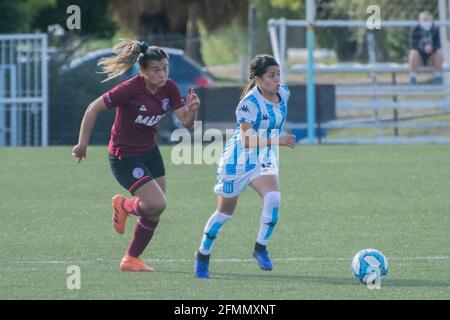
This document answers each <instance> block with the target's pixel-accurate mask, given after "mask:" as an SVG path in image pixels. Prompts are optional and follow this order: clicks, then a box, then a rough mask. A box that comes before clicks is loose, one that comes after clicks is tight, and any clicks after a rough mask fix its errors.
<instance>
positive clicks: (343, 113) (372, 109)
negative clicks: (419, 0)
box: [268, 19, 450, 143]
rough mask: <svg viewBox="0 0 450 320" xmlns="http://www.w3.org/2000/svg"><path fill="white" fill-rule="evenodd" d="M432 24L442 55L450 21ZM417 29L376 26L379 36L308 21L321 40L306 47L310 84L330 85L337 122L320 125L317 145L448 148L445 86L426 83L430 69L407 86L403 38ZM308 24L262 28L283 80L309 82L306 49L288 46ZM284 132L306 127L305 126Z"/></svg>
mask: <svg viewBox="0 0 450 320" xmlns="http://www.w3.org/2000/svg"><path fill="white" fill-rule="evenodd" d="M436 24H437V25H438V26H440V28H441V30H443V31H441V38H442V41H441V42H442V44H443V50H444V51H446V50H447V51H448V50H450V48H449V47H448V40H447V36H446V35H447V33H446V31H447V30H446V29H447V27H449V26H450V22H449V21H446V20H445V21H442V20H441V21H439V22H437V23H436ZM416 25H417V21H382V24H381V29H380V30H369V29H368V28H367V22H366V21H348V20H342V21H341V20H317V21H314V33H315V34H316V35H318V34H320V36H321V37H317V36H316V37H315V41H314V43H313V44H312V45H311V46H312V47H313V48H314V62H313V63H312V68H311V69H310V70H311V71H312V73H313V78H312V79H313V80H312V81H313V85H314V84H319V83H320V84H324V83H327V84H334V85H335V86H336V115H337V119H336V120H334V121H329V122H327V123H324V124H321V125H320V126H321V128H322V129H324V130H326V136H324V137H323V139H321V142H322V143H427V142H429V143H450V94H449V93H450V83H449V82H444V84H441V85H435V84H433V82H432V79H433V72H434V70H433V69H432V68H430V67H423V68H420V69H419V74H418V80H419V82H420V83H419V84H417V85H413V84H410V83H409V75H408V73H409V65H408V63H407V62H408V53H409V47H408V42H409V33H410V30H411V28H412V27H414V26H416ZM308 26H310V24H309V23H308V21H303V20H298V21H297V20H286V19H278V20H270V21H269V22H268V28H269V33H270V39H271V43H272V49H273V52H274V55H275V56H276V57H277V59H279V61H280V62H281V65H282V67H283V70H284V75H285V77H286V79H287V81H288V82H306V83H308V81H309V82H311V78H308V74H309V69H308V67H311V65H308V63H310V61H309V59H308V50H307V49H308V48H307V46H306V43H303V44H295V43H294V44H293V42H292V41H290V42H288V41H287V39H288V36H289V35H290V34H297V33H298V34H306V32H307V31H306V30H307V28H308ZM310 27H311V26H310ZM446 62H447V64H444V68H443V72H444V78H447V81H448V75H446V73H447V74H448V73H449V72H450V61H446ZM315 127H316V129H317V127H318V125H317V124H315ZM291 128H292V129H305V128H308V124H307V123H295V124H292V125H291Z"/></svg>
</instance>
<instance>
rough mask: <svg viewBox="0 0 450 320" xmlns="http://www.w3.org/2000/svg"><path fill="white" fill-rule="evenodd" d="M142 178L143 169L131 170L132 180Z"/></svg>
mask: <svg viewBox="0 0 450 320" xmlns="http://www.w3.org/2000/svg"><path fill="white" fill-rule="evenodd" d="M143 176H144V169H142V168H134V169H133V178H135V179H140V178H142V177H143Z"/></svg>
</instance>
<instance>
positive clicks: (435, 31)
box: [409, 11, 444, 84]
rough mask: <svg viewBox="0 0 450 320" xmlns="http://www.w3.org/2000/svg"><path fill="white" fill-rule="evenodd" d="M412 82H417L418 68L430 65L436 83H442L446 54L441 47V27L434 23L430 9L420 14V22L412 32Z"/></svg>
mask: <svg viewBox="0 0 450 320" xmlns="http://www.w3.org/2000/svg"><path fill="white" fill-rule="evenodd" d="M410 49H411V51H410V53H409V66H410V82H411V83H412V84H416V83H417V73H416V72H417V68H419V67H420V66H430V67H433V68H434V83H436V84H441V83H442V65H443V62H444V54H443V52H442V49H441V40H440V35H439V28H438V27H437V26H435V25H434V24H433V16H432V14H431V13H430V12H428V11H423V12H421V13H420V14H419V24H418V25H417V26H415V27H414V28H413V29H412V30H411V34H410Z"/></svg>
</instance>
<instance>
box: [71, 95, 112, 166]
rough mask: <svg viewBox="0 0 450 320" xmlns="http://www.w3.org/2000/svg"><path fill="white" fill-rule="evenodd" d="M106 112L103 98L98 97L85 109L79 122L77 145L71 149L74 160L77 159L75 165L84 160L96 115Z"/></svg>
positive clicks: (106, 107)
mask: <svg viewBox="0 0 450 320" xmlns="http://www.w3.org/2000/svg"><path fill="white" fill-rule="evenodd" d="M107 110H109V108H108V106H107V105H106V104H105V102H104V100H103V97H99V98H98V99H96V100H95V101H94V102H92V103H91V104H90V105H89V106H88V107H87V109H86V112H85V113H84V117H83V120H82V121H81V127H80V135H79V138H78V144H77V145H76V146H75V147H73V149H72V155H73V156H74V157H75V158H78V161H77V163H80V162H81V160H82V159H83V158H86V150H87V146H88V144H89V139H90V137H91V133H92V129H93V128H94V125H95V121H96V119H97V115H98V114H99V113H100V112H105V111H107Z"/></svg>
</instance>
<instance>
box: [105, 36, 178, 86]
mask: <svg viewBox="0 0 450 320" xmlns="http://www.w3.org/2000/svg"><path fill="white" fill-rule="evenodd" d="M113 50H114V51H115V52H116V53H117V55H115V56H113V57H108V58H102V59H100V61H99V63H98V65H99V66H101V67H102V72H101V73H106V74H107V75H108V78H106V79H105V80H103V81H102V82H106V81H109V80H111V79H114V78H116V77H118V76H120V75H121V74H123V73H124V72H125V71H127V70H128V68H130V67H131V66H132V65H133V64H135V63H136V61H138V62H139V65H140V66H141V67H143V68H147V66H148V63H149V61H153V60H157V61H161V60H163V59H169V55H168V54H167V52H166V51H165V50H164V49H161V48H160V47H156V46H149V45H148V44H147V43H146V42H144V41H142V42H140V41H137V40H129V39H121V41H120V42H119V43H118V44H116V45H115V46H114V48H113Z"/></svg>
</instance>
